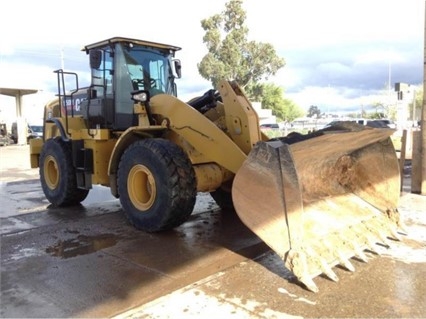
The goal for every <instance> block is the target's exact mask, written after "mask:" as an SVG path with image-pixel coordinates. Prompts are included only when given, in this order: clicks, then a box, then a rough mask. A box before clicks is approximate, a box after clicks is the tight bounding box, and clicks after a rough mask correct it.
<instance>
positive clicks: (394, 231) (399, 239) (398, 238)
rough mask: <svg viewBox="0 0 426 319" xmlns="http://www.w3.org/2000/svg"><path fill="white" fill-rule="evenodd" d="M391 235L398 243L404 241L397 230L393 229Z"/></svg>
mask: <svg viewBox="0 0 426 319" xmlns="http://www.w3.org/2000/svg"><path fill="white" fill-rule="evenodd" d="M391 235H392V238H393V239H395V240H397V241H402V238H401V236H400V235H399V234H398V232H397V230H396V229H395V228H392V229H391Z"/></svg>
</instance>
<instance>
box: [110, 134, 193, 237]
mask: <svg viewBox="0 0 426 319" xmlns="http://www.w3.org/2000/svg"><path fill="white" fill-rule="evenodd" d="M179 150H180V149H179V148H178V146H176V145H175V144H173V143H172V142H169V141H167V140H163V139H144V140H140V141H136V142H135V143H133V144H132V145H131V146H129V147H128V149H127V150H126V151H125V152H124V154H123V156H122V157H121V160H120V163H119V169H118V181H117V184H118V191H119V194H120V202H121V205H122V207H123V209H124V211H125V213H126V215H127V217H128V219H129V220H130V222H131V223H132V224H133V225H134V226H135V227H136V228H138V229H141V230H144V231H148V232H155V231H161V230H165V229H169V228H172V227H175V226H177V225H179V224H181V222H183V220H184V219H186V218H187V217H189V215H190V213H191V212H192V210H193V203H191V198H190V197H191V196H193V197H194V203H195V196H196V185H195V177H194V185H192V186H191V187H193V188H194V189H193V190H190V191H189V193H190V195H189V196H188V198H189V200H188V201H187V202H185V201H184V203H185V204H186V205H183V207H182V212H181V211H176V210H177V208H178V207H177V205H179V203H176V202H175V200H174V198H177V197H179V196H181V195H179V194H176V193H177V192H179V191H182V192H185V190H180V189H179V187H178V186H177V184H178V183H179V181H177V179H178V178H179V177H178V176H177V174H176V172H175V171H174V170H175V169H176V168H175V167H174V166H173V165H170V162H169V160H170V158H171V157H173V156H175V157H179V156H182V157H184V160H187V158H186V155H185V154H184V153H183V152H179ZM176 152H178V154H176ZM138 164H141V165H144V166H145V167H146V168H148V169H149V170H150V172H151V174H152V176H153V178H154V180H155V187H156V198H155V199H154V202H153V204H152V205H151V206H150V207H149V208H148V209H147V210H145V211H143V212H141V211H140V210H138V209H137V208H136V207H135V206H134V205H133V203H132V202H131V200H130V197H129V193H128V188H127V187H128V186H127V178H128V174H129V172H130V170H131V169H132V167H134V166H135V165H138ZM190 168H191V170H192V166H190ZM192 173H193V171H192ZM193 174H194V176H195V173H193ZM191 193H193V194H191ZM185 206H187V207H185ZM185 210H186V212H185ZM179 214H181V215H180V216H179ZM174 215H176V216H174ZM185 215H187V216H185Z"/></svg>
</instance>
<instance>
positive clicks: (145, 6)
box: [0, 0, 425, 110]
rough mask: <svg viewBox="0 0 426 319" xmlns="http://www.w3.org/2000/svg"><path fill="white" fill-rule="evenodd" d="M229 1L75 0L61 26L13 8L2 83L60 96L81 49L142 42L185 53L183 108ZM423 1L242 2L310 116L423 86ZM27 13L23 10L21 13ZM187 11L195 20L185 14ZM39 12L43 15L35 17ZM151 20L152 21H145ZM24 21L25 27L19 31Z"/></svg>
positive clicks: (2, 22) (278, 80) (29, 8)
mask: <svg viewBox="0 0 426 319" xmlns="http://www.w3.org/2000/svg"><path fill="white" fill-rule="evenodd" d="M226 2H227V1H226V0H217V1H210V2H205V3H203V5H199V6H194V3H193V1H192V0H181V1H172V0H164V1H163V2H162V3H161V5H160V4H158V3H156V2H144V1H137V0H122V1H121V2H120V6H105V5H104V4H103V2H101V1H99V0H93V1H83V0H75V1H74V2H73V4H72V5H70V6H67V8H66V10H65V12H64V14H61V15H60V19H56V18H53V17H52V16H51V13H50V11H48V10H45V9H44V8H48V7H51V6H52V5H54V3H53V2H52V1H50V0H39V1H30V0H14V1H10V2H8V5H7V6H6V7H5V8H4V11H2V13H4V14H3V15H2V19H0V28H1V29H2V30H11V31H10V32H4V33H3V34H2V41H0V83H6V84H9V85H8V86H10V85H12V84H14V85H16V84H18V83H19V84H25V85H31V87H42V88H43V90H44V91H45V92H46V91H51V92H52V93H54V92H55V90H56V78H55V75H54V74H53V70H54V69H59V68H62V67H63V68H65V69H66V70H69V71H75V72H77V73H78V74H79V76H80V78H81V80H82V81H83V82H84V81H87V77H88V71H89V68H88V57H87V56H86V54H85V53H84V52H81V51H80V49H81V48H82V46H83V45H86V44H89V43H93V42H96V41H99V40H103V39H106V38H109V37H113V36H125V37H134V38H144V39H146V40H151V41H156V42H163V43H169V44H173V45H176V46H180V47H182V50H181V51H178V52H177V58H179V59H181V61H182V64H183V77H182V79H180V80H179V81H178V91H179V96H180V97H181V98H182V99H183V100H188V99H189V98H191V97H193V96H196V95H199V94H202V93H203V92H204V91H205V90H207V89H209V88H211V85H210V83H209V82H208V81H206V80H205V79H203V78H202V77H201V76H200V75H199V74H198V70H197V63H198V62H200V61H201V59H202V57H203V56H204V54H205V53H206V48H205V46H204V44H203V43H202V37H203V35H204V31H203V30H202V28H201V24H200V21H201V20H202V19H204V18H208V17H210V16H212V15H213V14H216V13H221V12H222V11H223V10H224V8H225V6H224V5H225V3H226ZM424 5H425V3H424V0H409V1H407V0H374V1H371V0H357V1H353V0H348V1H335V0H323V1H317V0H298V1H284V2H282V3H280V4H279V5H278V3H277V2H276V1H275V0H262V1H258V0H244V2H243V8H244V9H245V10H246V13H247V24H248V27H249V37H250V39H251V40H252V39H253V40H256V41H258V42H268V43H271V44H272V45H273V46H274V48H275V49H276V51H277V53H278V54H279V55H280V56H282V57H283V58H285V60H286V66H285V67H284V68H283V69H281V70H280V71H279V72H278V74H277V75H276V76H275V77H272V78H270V79H269V80H270V81H273V82H274V83H275V84H277V85H280V86H282V87H283V88H284V91H285V94H286V98H292V99H294V101H295V102H296V103H297V104H298V105H300V106H301V107H303V108H306V109H307V108H309V106H310V105H323V106H324V107H327V108H329V109H337V108H338V109H342V110H343V109H357V108H359V107H360V105H367V104H369V103H370V104H371V103H372V102H370V101H374V99H376V98H379V97H380V96H381V95H382V94H381V92H383V90H386V88H388V87H389V80H390V81H391V84H392V85H391V86H392V88H393V83H394V82H406V83H410V84H419V83H421V82H422V77H423V43H422V42H423V41H422V38H423V32H424V18H425V17H424V13H425V9H424ZM22 8H25V10H22ZM188 8H190V14H188V15H185V17H183V15H182V14H181V12H182V9H188ZM34 12H37V14H34ZM148 13H149V14H148ZM23 21H25V25H26V26H28V27H26V28H22V24H23Z"/></svg>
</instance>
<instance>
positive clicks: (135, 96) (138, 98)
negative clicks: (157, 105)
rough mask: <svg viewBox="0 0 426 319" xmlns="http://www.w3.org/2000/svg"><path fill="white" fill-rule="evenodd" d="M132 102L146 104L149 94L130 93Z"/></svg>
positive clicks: (142, 92) (145, 92)
mask: <svg viewBox="0 0 426 319" xmlns="http://www.w3.org/2000/svg"><path fill="white" fill-rule="evenodd" d="M132 100H133V101H137V102H147V101H149V92H148V91H135V92H132Z"/></svg>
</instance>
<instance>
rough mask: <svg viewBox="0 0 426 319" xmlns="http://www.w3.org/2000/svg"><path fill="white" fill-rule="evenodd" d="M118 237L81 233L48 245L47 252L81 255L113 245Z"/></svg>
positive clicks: (69, 256) (59, 255)
mask: <svg viewBox="0 0 426 319" xmlns="http://www.w3.org/2000/svg"><path fill="white" fill-rule="evenodd" d="M118 239H119V238H118V237H117V236H116V235H112V234H104V235H99V236H85V235H79V236H78V237H77V238H74V239H70V240H61V241H59V242H58V243H57V244H56V245H54V246H51V247H48V248H47V249H46V252H47V253H48V254H50V255H52V256H55V257H59V258H63V259H65V258H71V257H76V256H80V255H87V254H92V253H94V252H97V251H99V250H101V249H105V248H108V247H112V246H114V245H115V244H117V242H118Z"/></svg>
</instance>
